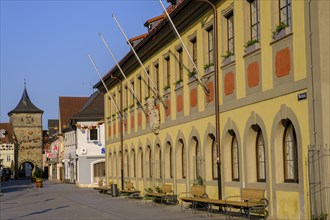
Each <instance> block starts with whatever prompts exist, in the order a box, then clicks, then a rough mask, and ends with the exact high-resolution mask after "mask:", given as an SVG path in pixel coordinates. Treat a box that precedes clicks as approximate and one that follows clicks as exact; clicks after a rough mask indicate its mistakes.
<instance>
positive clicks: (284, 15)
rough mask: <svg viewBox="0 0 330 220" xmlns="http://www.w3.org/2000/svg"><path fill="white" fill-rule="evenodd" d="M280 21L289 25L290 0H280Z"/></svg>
mask: <svg viewBox="0 0 330 220" xmlns="http://www.w3.org/2000/svg"><path fill="white" fill-rule="evenodd" d="M279 9H280V23H284V24H286V25H288V26H291V0H280V1H279Z"/></svg>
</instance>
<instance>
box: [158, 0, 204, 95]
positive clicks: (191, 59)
mask: <svg viewBox="0 0 330 220" xmlns="http://www.w3.org/2000/svg"><path fill="white" fill-rule="evenodd" d="M159 3H160V4H161V6H162V7H163V9H164V11H165V13H166V16H167V18H168V20H169V21H170V23H171V25H172V27H173V29H174V32H175V33H176V35H177V36H178V38H179V40H180V42H181V44H182V47H183V48H184V50H185V51H186V52H187V54H188V57H189V59H190V61H191V63H192V64H193V66H194V68H195V70H196V71H197V75H198V77H196V78H197V80H198V82H199V83H200V84H201V85H202V86H203V88H204V90H205V92H206V93H207V94H209V93H210V91H209V89H208V88H207V87H206V86H205V84H204V82H202V81H201V80H200V76H201V74H200V72H199V70H198V68H197V66H196V64H195V62H194V60H193V58H192V57H191V55H190V53H189V51H188V49H187V47H186V45H185V44H184V42H183V40H182V38H181V36H180V34H179V32H178V30H177V29H176V27H175V25H174V23H173V21H172V19H171V17H170V15H169V14H168V12H167V10H166V8H165V6H164V4H163V2H162V1H161V0H159Z"/></svg>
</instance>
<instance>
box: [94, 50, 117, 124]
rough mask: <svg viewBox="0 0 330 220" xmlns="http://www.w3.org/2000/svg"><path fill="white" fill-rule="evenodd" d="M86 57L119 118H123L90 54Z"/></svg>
mask: <svg viewBox="0 0 330 220" xmlns="http://www.w3.org/2000/svg"><path fill="white" fill-rule="evenodd" d="M88 57H89V60H90V61H91V63H92V64H93V67H94V69H95V71H96V73H97V74H98V75H99V78H100V80H101V82H102V84H103V86H104V88H105V90H106V91H107V93H108V94H109V97H110V100H111V101H112V104H114V106H115V107H116V109H117V112H118V114H119V117H120V118H121V119H123V115H122V113H121V111H120V110H119V108H118V106H117V104H116V102H115V99H114V98H113V97H112V95H111V93H110V92H109V90H108V88H107V86H106V85H105V83H104V81H103V79H102V77H101V74H100V72H99V70H98V69H97V67H96V65H95V63H94V61H93V59H92V57H91V55H90V54H88Z"/></svg>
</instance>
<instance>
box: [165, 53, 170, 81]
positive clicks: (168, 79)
mask: <svg viewBox="0 0 330 220" xmlns="http://www.w3.org/2000/svg"><path fill="white" fill-rule="evenodd" d="M165 62H166V78H165V86H170V83H171V77H170V74H171V71H170V70H171V69H170V57H169V56H168V57H167V58H166V59H165Z"/></svg>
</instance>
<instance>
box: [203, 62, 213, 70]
mask: <svg viewBox="0 0 330 220" xmlns="http://www.w3.org/2000/svg"><path fill="white" fill-rule="evenodd" d="M211 66H214V63H208V64H205V65H204V70H207V69H209V68H210V67H211Z"/></svg>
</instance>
